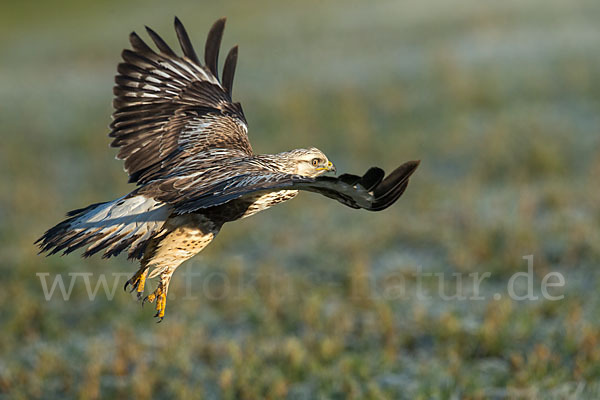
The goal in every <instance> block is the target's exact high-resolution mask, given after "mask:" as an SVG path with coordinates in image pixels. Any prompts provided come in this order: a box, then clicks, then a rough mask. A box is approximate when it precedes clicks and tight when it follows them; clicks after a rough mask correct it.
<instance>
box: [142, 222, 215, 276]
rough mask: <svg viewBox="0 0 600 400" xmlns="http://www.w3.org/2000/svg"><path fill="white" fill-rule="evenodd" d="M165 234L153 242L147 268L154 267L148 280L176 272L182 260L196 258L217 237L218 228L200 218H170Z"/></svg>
mask: <svg viewBox="0 0 600 400" xmlns="http://www.w3.org/2000/svg"><path fill="white" fill-rule="evenodd" d="M166 226H167V233H166V234H164V235H162V236H161V237H158V238H156V239H154V243H152V245H153V248H152V249H151V252H150V254H149V257H148V259H147V260H144V261H146V265H148V266H149V267H154V270H153V271H152V272H151V273H150V277H154V276H156V275H158V274H159V273H161V272H163V270H164V268H172V269H175V268H177V266H179V264H181V263H182V262H184V261H185V260H187V259H189V258H191V257H193V256H194V255H196V254H198V253H199V252H200V251H202V249H204V248H205V247H206V246H207V245H208V244H209V243H210V242H211V241H212V240H213V239H214V237H215V236H216V235H217V233H218V232H219V227H218V226H216V225H215V224H214V223H213V222H212V221H210V220H209V219H207V218H205V217H204V216H202V215H200V214H184V215H179V216H175V217H171V218H169V219H168V220H167V222H166Z"/></svg>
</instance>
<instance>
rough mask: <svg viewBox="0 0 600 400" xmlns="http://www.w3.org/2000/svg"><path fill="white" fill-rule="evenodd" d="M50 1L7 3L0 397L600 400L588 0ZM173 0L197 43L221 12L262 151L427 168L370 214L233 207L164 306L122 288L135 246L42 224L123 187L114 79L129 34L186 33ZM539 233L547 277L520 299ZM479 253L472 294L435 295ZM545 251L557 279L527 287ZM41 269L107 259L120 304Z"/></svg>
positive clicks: (595, 57)
mask: <svg viewBox="0 0 600 400" xmlns="http://www.w3.org/2000/svg"><path fill="white" fill-rule="evenodd" d="M38 3H39V4H36V2H33V3H27V2H22V3H20V4H16V3H15V4H11V5H7V4H4V5H3V7H2V9H3V10H2V12H0V54H2V56H1V57H0V81H1V82H0V83H1V84H0V115H1V119H0V120H1V126H2V133H1V134H2V140H1V144H0V169H1V171H2V177H3V179H2V180H1V181H0V260H2V261H1V262H0V273H1V276H2V280H1V282H2V286H1V289H0V326H1V327H2V334H1V335H0V398H7V399H26V398H40V399H63V398H79V399H95V398H128V397H133V398H138V399H145V398H151V397H152V398H206V399H217V398H224V399H234V398H243V399H260V398H271V399H278V398H289V399H314V398H324V399H325V398H333V399H344V398H350V399H364V398H366V399H382V398H389V399H397V398H405V399H413V398H419V399H429V398H439V399H445V398H456V399H458V398H469V399H484V398H495V399H504V398H507V399H508V398H515V399H516V398H518V399H522V398H523V399H526V398H527V399H529V398H561V399H562V398H598V397H600V297H599V296H598V290H599V288H600V272H599V267H600V265H599V264H600V229H599V227H600V185H599V183H598V182H599V181H600V179H599V178H600V28H599V25H598V21H600V3H599V2H598V1H596V0H587V1H572V2H571V1H558V0H549V1H543V0H531V1H503V2H489V1H479V0H459V1H454V2H446V1H443V0H433V1H430V2H418V1H416V0H410V1H406V2H400V1H381V2H373V3H371V2H361V1H358V0H351V1H342V0H331V1H328V2H317V1H312V0H309V1H302V2H300V1H294V2H271V3H267V2H266V1H263V0H260V1H258V2H243V1H239V2H232V1H227V2H219V4H216V2H215V4H212V3H211V4H201V3H200V2H189V3H184V2H172V4H170V3H168V2H159V1H132V2H127V3H125V2H117V1H114V0H113V1H106V2H94V3H91V2H90V3H88V2H75V1H68V0H65V1H54V2H47V3H42V2H38ZM174 15H178V16H179V17H180V18H181V19H182V21H183V22H184V24H186V26H187V28H188V31H189V33H190V36H191V37H192V41H193V42H194V43H195V44H196V47H197V48H198V49H201V48H202V46H203V43H204V39H205V35H206V32H207V31H208V29H209V27H210V25H211V23H212V22H213V21H214V20H215V19H216V18H218V17H221V16H223V15H226V16H228V25H227V28H226V31H225V38H224V47H227V48H228V47H229V46H231V45H233V44H236V43H237V44H239V45H240V59H239V62H238V72H237V75H236V82H235V87H234V98H235V99H236V100H239V101H241V102H242V104H243V106H244V111H245V114H246V116H247V119H248V122H249V125H250V137H251V140H252V142H253V146H254V149H255V150H256V151H258V152H264V153H271V152H278V151H283V150H287V149H290V148H296V147H308V146H316V147H318V148H320V149H321V150H323V151H324V152H325V153H326V154H327V155H328V156H329V158H330V159H331V160H333V161H334V162H335V164H336V166H337V168H338V171H347V172H354V173H360V172H362V171H364V170H366V168H368V167H369V166H371V165H379V166H382V167H384V168H388V169H391V168H394V167H396V166H397V165H399V164H400V163H401V162H403V161H406V160H410V159H421V160H422V164H421V167H420V168H419V170H418V171H417V172H416V174H415V176H414V179H413V180H412V181H411V184H410V185H409V188H408V190H407V192H406V194H405V195H404V197H403V198H401V199H400V201H399V202H398V203H397V204H395V205H394V206H393V207H392V208H390V209H388V210H386V211H384V212H381V213H368V212H366V211H355V210H351V209H349V208H346V207H343V206H341V205H340V204H338V203H336V202H332V201H329V200H327V199H325V198H321V197H319V196H316V195H313V194H306V193H304V194H302V195H301V196H299V198H298V199H295V200H294V201H292V202H289V203H286V204H284V205H281V206H278V207H275V208H273V209H271V210H269V211H267V212H264V213H261V214H259V215H258V216H255V217H253V218H249V219H246V220H243V221H241V222H238V223H235V224H231V225H228V226H225V228H224V229H223V231H222V232H221V233H220V235H219V237H218V238H217V240H216V241H214V242H213V243H212V244H211V245H210V246H209V247H208V248H207V249H206V250H205V251H204V252H202V253H201V255H199V256H197V257H196V258H194V259H193V260H192V261H190V262H188V263H187V264H184V265H183V266H182V267H181V268H180V270H179V271H178V272H177V273H176V274H175V276H174V279H173V281H172V284H171V290H170V293H169V302H168V308H167V315H166V319H165V321H164V322H163V323H162V324H159V325H157V324H155V321H154V319H153V318H152V315H153V310H152V309H151V308H149V307H148V308H145V309H142V308H141V307H140V306H139V304H138V303H136V301H135V300H134V298H133V297H132V296H131V295H129V294H126V293H124V292H123V291H122V290H121V287H122V284H123V283H124V282H125V279H126V277H125V276H123V275H118V274H119V273H127V274H132V273H133V272H134V271H135V269H136V268H137V266H136V265H134V264H131V263H130V262H128V261H126V260H125V258H124V257H120V258H118V259H116V260H109V261H106V260H101V259H100V258H99V257H94V258H91V259H86V260H84V259H81V258H78V256H77V255H71V256H68V257H62V258H61V257H57V256H54V257H50V258H44V257H41V256H37V255H36V252H37V251H36V248H35V247H34V246H33V245H32V243H33V241H34V240H35V239H37V237H39V236H40V235H41V233H43V231H44V230H45V229H47V228H48V227H50V226H52V225H54V224H55V223H57V222H58V221H59V220H60V219H61V218H62V217H63V215H64V213H65V212H66V211H68V210H71V209H74V208H79V207H82V206H85V205H86V204H88V203H93V202H98V201H105V200H110V199H113V198H115V197H117V196H120V195H122V194H124V193H126V192H128V191H130V190H131V188H132V187H131V186H130V185H127V184H126V175H125V174H124V173H123V171H122V165H121V163H120V162H118V161H115V160H114V155H115V151H114V150H113V149H110V148H109V147H108V143H109V141H108V138H107V137H106V134H107V133H108V129H107V125H108V123H109V122H110V113H111V99H112V85H113V75H114V73H115V71H116V64H117V63H118V62H119V60H120V57H119V54H120V51H121V49H122V48H124V47H126V46H128V42H127V35H128V34H129V32H130V31H131V30H136V31H138V32H140V33H141V32H142V31H143V26H144V24H146V25H149V26H151V27H153V28H154V29H155V30H156V31H157V32H159V33H160V34H161V35H163V37H165V39H167V40H168V41H169V42H170V43H176V39H175V34H174V32H173V29H172V19H173V16H174ZM527 255H533V256H534V286H535V288H536V294H537V295H538V297H540V299H539V300H537V301H529V300H522V301H517V300H514V299H512V300H511V299H510V298H509V296H508V295H507V283H508V282H509V280H510V278H511V276H514V275H513V274H515V273H516V272H519V271H526V270H527V263H526V260H524V259H523V257H524V256H527ZM485 272H489V274H490V277H489V278H488V279H486V280H485V281H483V282H482V284H481V287H480V295H481V296H482V297H484V299H483V300H472V299H471V300H470V299H466V300H460V299H454V300H447V299H446V300H445V299H444V298H443V297H442V296H440V295H436V293H438V292H439V286H438V284H439V279H438V277H439V276H443V277H444V278H445V281H444V284H445V286H443V289H444V290H445V292H444V293H446V294H451V293H454V292H455V291H456V287H455V286H456V285H455V282H456V281H455V277H456V275H453V274H460V276H463V277H464V280H465V282H464V285H463V290H464V294H466V295H467V296H472V295H473V292H472V290H471V291H470V287H469V286H468V284H467V278H468V277H469V274H471V273H479V274H483V273H485ZM550 272H559V273H560V274H562V276H564V278H565V285H564V287H563V288H555V289H556V290H554V291H553V292H552V293H554V294H555V295H564V298H563V299H562V300H558V301H550V300H544V299H543V298H542V297H541V296H540V289H539V288H540V284H541V282H542V280H543V278H544V276H545V275H546V274H548V273H550ZM40 273H48V274H49V275H47V276H46V277H47V282H48V283H49V284H51V283H52V281H53V279H54V278H55V277H56V276H57V274H60V276H62V277H64V279H65V284H66V285H67V286H68V284H69V279H70V275H69V274H73V273H93V275H92V276H91V277H90V278H89V279H90V282H91V285H92V287H95V285H96V282H97V280H98V277H99V274H106V277H108V282H109V286H111V287H112V282H113V279H117V278H118V279H120V280H119V282H118V285H117V288H116V292H115V293H114V298H112V300H109V299H108V298H107V297H106V296H105V295H104V294H103V292H102V290H101V291H100V293H99V294H98V295H97V298H96V299H94V300H93V301H90V300H89V297H88V293H87V291H86V286H85V285H84V283H83V278H81V276H80V277H79V278H78V279H79V280H77V281H75V284H74V285H73V291H72V293H71V296H70V299H69V300H68V301H65V300H63V298H62V296H61V295H60V292H58V291H57V292H55V293H54V295H53V296H52V298H51V300H49V301H47V300H46V299H45V296H44V291H43V288H42V285H41V280H40V277H39V276H38V275H36V274H40ZM419 273H421V276H424V278H423V279H418V278H417V274H419ZM423 274H438V275H423ZM440 274H443V275H440ZM71 276H74V275H71ZM417 287H421V288H422V289H423V290H426V291H427V292H428V293H429V294H430V296H427V298H422V297H419V296H417V295H416V291H415V288H417ZM519 290H521V292H520V293H522V290H524V288H523V287H520V289H519ZM495 294H500V298H499V299H498V298H495V297H494V295H495ZM569 396H572V397H569Z"/></svg>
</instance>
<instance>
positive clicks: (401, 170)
mask: <svg viewBox="0 0 600 400" xmlns="http://www.w3.org/2000/svg"><path fill="white" fill-rule="evenodd" d="M418 166H419V161H408V162H406V163H404V164H402V165H401V166H400V167H398V168H396V169H395V170H394V171H393V172H392V173H391V174H389V175H388V176H387V177H386V176H385V172H384V171H383V170H382V169H381V168H377V167H373V168H370V169H369V170H368V171H367V172H366V173H365V174H364V175H363V176H358V175H351V174H343V175H340V176H339V177H329V176H320V177H317V178H309V177H304V176H300V175H290V174H284V173H276V172H272V171H266V170H263V171H262V172H261V171H258V170H256V171H255V170H249V171H248V173H246V174H238V175H236V176H233V177H231V178H228V179H221V180H218V181H217V182H215V183H214V184H212V185H207V186H196V185H192V184H188V185H179V186H180V187H179V188H178V187H177V186H178V185H177V182H175V181H173V182H174V184H173V183H167V182H165V183H167V184H168V185H169V187H167V188H164V189H165V190H164V191H161V190H158V191H157V192H154V193H151V195H152V197H154V198H156V199H157V200H160V201H163V202H166V203H168V204H171V205H172V206H173V207H174V210H175V212H176V213H188V212H194V211H198V210H200V209H204V208H209V207H215V206H219V205H222V204H225V203H228V202H230V201H232V200H235V199H239V198H243V197H244V196H252V195H255V194H256V193H259V192H264V193H268V192H274V191H279V190H306V191H310V192H316V193H320V194H322V195H324V196H327V197H329V198H332V199H335V200H337V201H339V202H340V203H342V204H344V205H346V206H348V207H352V208H364V209H365V210H369V211H380V210H384V209H386V208H388V207H389V206H391V205H392V204H393V203H395V202H396V200H398V198H399V197H400V196H401V195H402V193H404V190H405V189H406V186H407V185H408V181H409V178H410V176H411V175H412V174H413V172H415V170H416V169H417V167H418ZM161 192H162V193H161Z"/></svg>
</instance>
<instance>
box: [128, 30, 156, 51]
mask: <svg viewBox="0 0 600 400" xmlns="http://www.w3.org/2000/svg"><path fill="white" fill-rule="evenodd" d="M129 43H131V46H132V47H133V49H134V50H136V51H139V52H141V53H151V54H155V53H154V50H152V49H151V48H150V46H148V45H147V44H146V42H144V41H143V40H142V38H141V37H139V36H138V34H137V33H135V32H131V33H130V34H129Z"/></svg>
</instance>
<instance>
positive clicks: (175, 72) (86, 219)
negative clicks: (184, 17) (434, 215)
mask: <svg viewBox="0 0 600 400" xmlns="http://www.w3.org/2000/svg"><path fill="white" fill-rule="evenodd" d="M224 27H225V18H222V19H219V20H218V21H216V22H215V23H214V25H213V26H212V28H211V29H210V31H209V33H208V38H207V40H206V45H205V47H204V63H202V62H201V61H200V59H199V58H198V56H197V54H196V52H195V51H194V48H193V47H192V43H191V41H190V38H189V36H188V34H187V32H186V30H185V29H184V27H183V25H182V23H181V22H180V20H179V19H178V18H175V32H176V33H177V38H178V40H179V44H180V46H181V50H182V51H183V55H178V54H177V53H176V52H175V51H173V50H172V49H171V47H169V45H167V43H166V42H165V41H164V40H163V39H162V38H161V37H160V36H159V35H158V34H156V33H155V32H154V31H153V30H152V29H150V28H147V27H146V31H147V33H148V35H149V36H150V38H151V39H152V41H153V42H154V45H155V46H156V48H157V50H154V49H152V48H151V47H150V46H149V45H148V44H146V43H145V42H144V41H143V40H142V39H141V38H140V37H139V36H138V35H137V34H136V33H135V32H133V33H131V34H130V36H129V41H130V42H131V47H132V49H131V50H129V49H125V50H123V52H122V58H123V62H122V63H120V64H119V66H118V74H117V75H116V77H115V82H116V85H115V87H114V95H115V98H114V101H113V106H114V108H115V110H114V113H113V115H112V117H113V120H112V123H111V125H110V128H111V132H110V134H109V136H110V137H111V138H113V139H112V142H111V145H112V146H113V147H117V148H119V153H118V155H117V158H118V159H121V160H123V161H124V163H125V171H126V172H127V173H128V175H129V182H130V183H135V184H136V188H135V189H134V190H133V191H132V192H131V193H128V194H126V195H125V196H123V197H121V198H118V199H116V200H112V201H108V202H104V203H97V204H92V205H89V206H87V207H84V208H81V209H78V210H74V211H71V212H69V213H68V214H67V216H68V218H67V219H66V220H64V221H62V222H60V223H59V224H57V225H56V226H54V227H53V228H51V229H49V230H48V231H47V232H46V233H45V234H44V235H43V236H42V237H41V238H39V239H38V241H37V242H36V243H37V244H38V245H39V247H40V249H41V250H40V253H42V252H48V255H50V254H55V253H58V252H63V254H67V253H70V252H72V251H73V250H75V249H78V248H80V247H87V249H86V250H85V252H84V253H83V256H84V257H87V256H91V255H92V254H94V253H97V252H99V251H101V250H104V255H103V257H111V256H116V255H118V254H119V253H120V252H122V251H124V250H127V251H128V256H129V258H130V259H137V260H139V261H140V267H139V269H138V270H137V272H136V273H135V274H134V275H133V276H132V277H131V279H129V280H128V281H127V283H126V284H125V289H127V287H128V286H130V287H131V290H132V291H134V290H135V291H137V295H138V299H141V298H142V297H143V295H144V288H145V284H146V279H149V278H155V277H158V278H159V281H158V286H157V288H156V290H154V291H153V292H152V293H151V294H149V295H148V296H146V297H144V299H143V300H144V302H145V301H149V302H151V303H152V302H156V315H155V317H157V318H158V322H160V321H162V319H163V317H164V315H165V307H166V299H167V292H168V290H169V282H170V280H171V276H172V275H173V272H175V270H176V269H177V267H178V266H179V265H181V263H183V262H184V261H186V260H187V259H189V258H191V257H193V256H194V255H196V254H197V253H198V252H200V251H201V250H202V249H204V247H206V246H207V245H208V244H209V243H210V242H211V241H212V240H213V239H214V238H215V236H216V235H217V233H219V230H220V229H221V227H222V226H223V224H225V223H226V222H231V221H236V220H238V219H241V218H246V217H249V216H251V215H254V214H256V213H257V212H259V211H262V210H265V209H267V208H269V207H272V206H274V205H275V204H278V203H281V202H284V201H286V200H290V199H292V198H293V197H295V196H296V195H297V194H298V191H300V190H307V191H311V192H316V193H320V194H322V195H324V196H326V197H329V198H332V199H335V200H337V201H339V202H341V203H342V204H344V205H346V206H349V207H352V208H363V209H366V210H370V211H379V210H383V209H385V208H387V207H389V206H390V205H391V204H392V203H394V202H395V201H396V200H397V199H398V198H399V197H400V196H401V195H402V193H403V192H404V190H405V189H406V186H407V184H408V179H409V177H410V176H411V174H412V173H413V172H414V171H415V169H416V168H417V166H418V164H419V162H418V161H409V162H406V163H404V164H403V165H401V166H400V167H398V168H397V169H396V170H394V171H393V172H392V173H391V174H389V175H388V176H387V177H384V175H385V174H384V171H383V170H381V169H380V168H376V167H373V168H371V169H369V170H368V171H367V172H366V173H365V174H364V175H362V176H357V175H351V174H343V175H340V176H338V177H334V176H323V174H325V173H327V172H335V167H334V165H333V164H332V163H331V161H329V159H328V158H327V156H326V155H325V154H324V153H323V152H321V151H320V150H318V149H316V148H314V147H311V148H307V149H297V150H292V151H285V152H282V153H277V154H256V153H254V151H253V150H252V146H251V145H250V142H249V140H248V135H247V134H248V127H247V123H246V118H245V117H244V113H243V111H242V107H241V105H240V104H239V103H236V102H233V100H232V95H231V94H232V88H233V77H234V73H235V67H236V63H237V55H238V47H237V46H235V47H233V48H232V49H231V50H230V51H229V53H228V54H227V57H226V59H225V62H224V65H223V74H222V76H221V78H219V74H218V70H217V62H218V55H219V48H220V44H221V37H222V35H223V29H224Z"/></svg>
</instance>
